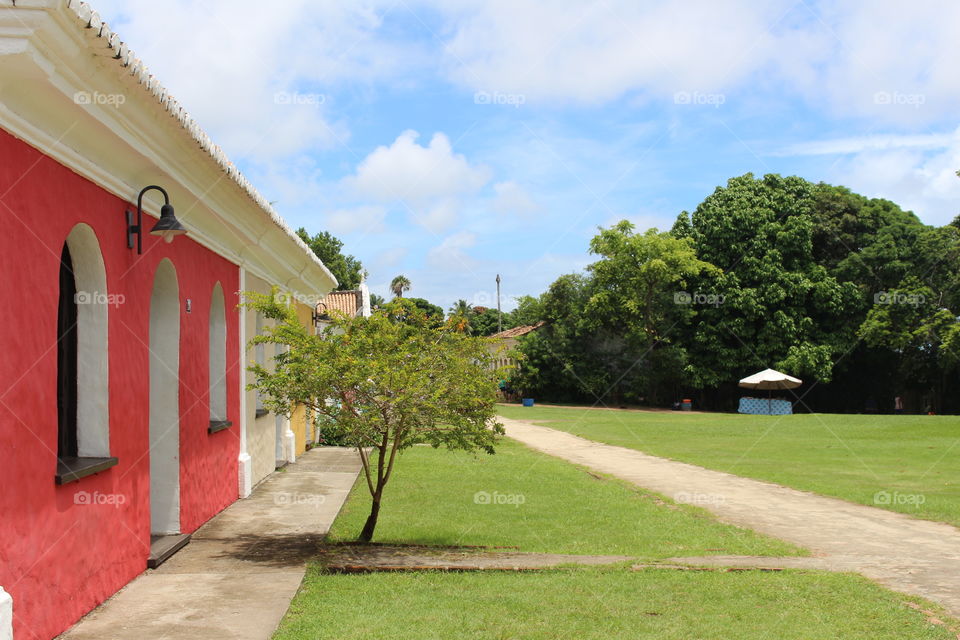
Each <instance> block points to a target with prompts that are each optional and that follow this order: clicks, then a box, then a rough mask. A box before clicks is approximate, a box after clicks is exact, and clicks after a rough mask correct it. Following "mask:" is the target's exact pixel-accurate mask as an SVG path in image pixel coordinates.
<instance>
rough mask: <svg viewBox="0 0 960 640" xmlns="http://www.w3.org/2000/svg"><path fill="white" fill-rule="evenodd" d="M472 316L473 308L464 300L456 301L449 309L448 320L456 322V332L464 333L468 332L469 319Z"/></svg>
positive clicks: (469, 328)
mask: <svg viewBox="0 0 960 640" xmlns="http://www.w3.org/2000/svg"><path fill="white" fill-rule="evenodd" d="M472 316H473V307H471V306H470V305H469V304H467V301H466V300H457V301H456V303H455V304H454V305H453V306H452V307H450V318H451V319H452V320H456V327H457V330H458V331H463V332H465V333H469V332H470V330H471V327H470V318H471V317H472Z"/></svg>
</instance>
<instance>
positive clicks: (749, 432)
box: [499, 405, 960, 526]
mask: <svg viewBox="0 0 960 640" xmlns="http://www.w3.org/2000/svg"><path fill="white" fill-rule="evenodd" d="M499 411H500V413H501V415H503V416H505V417H507V418H516V419H521V420H530V421H536V422H538V423H542V424H545V425H547V426H550V427H554V428H556V429H562V430H564V431H568V432H570V433H573V434H576V435H578V436H582V437H584V438H589V439H590V440H595V441H598V442H605V443H608V444H614V445H619V446H622V447H630V448H632V449H638V450H640V451H644V452H645V453H650V454H653V455H657V456H663V457H666V458H671V459H674V460H682V461H684V462H691V463H693V464H697V465H700V466H703V467H707V468H709V469H717V470H720V471H726V472H729V473H733V474H736V475H739V476H746V477H750V478H758V479H761V480H768V481H771V482H776V483H779V484H783V485H787V486H790V487H795V488H797V489H805V490H808V491H814V492H816V493H820V494H823V495H829V496H836V497H838V498H844V499H846V500H850V501H853V502H859V503H861V504H866V505H870V506H876V507H882V508H885V509H890V510H894V511H899V512H902V513H906V514H909V515H912V516H916V517H920V518H926V519H929V520H940V521H943V522H948V523H951V524H954V525H958V526H960V417H958V416H906V415H904V416H894V415H874V416H867V415H837V414H799V415H793V416H745V415H739V414H726V413H711V414H697V413H683V412H643V411H620V410H591V409H572V408H559V407H549V406H538V407H532V408H531V407H520V406H513V405H510V406H507V405H502V406H501V407H500V408H499Z"/></svg>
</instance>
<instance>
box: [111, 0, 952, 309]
mask: <svg viewBox="0 0 960 640" xmlns="http://www.w3.org/2000/svg"><path fill="white" fill-rule="evenodd" d="M93 4H94V8H95V9H96V10H98V11H99V12H100V13H101V15H102V16H103V18H104V19H105V20H106V21H107V22H108V23H110V24H111V26H112V28H114V29H115V30H116V31H118V32H119V33H120V35H121V37H122V38H123V39H124V40H125V41H126V42H127V43H128V44H129V45H130V46H131V48H132V49H133V50H134V51H136V52H137V54H138V55H139V56H140V57H141V58H142V59H143V60H144V61H145V62H146V63H147V65H148V66H149V67H150V69H151V71H152V72H153V73H154V74H155V75H156V76H157V77H158V78H159V79H160V81H161V82H162V83H163V84H164V85H165V86H166V87H167V88H168V90H170V91H171V93H173V95H174V96H176V97H177V99H178V100H179V101H180V102H181V103H182V104H183V105H184V106H185V107H186V108H187V110H188V111H190V113H191V114H192V115H193V116H194V117H195V118H196V119H197V120H198V121H199V122H200V124H201V125H202V126H203V127H204V129H205V130H206V131H207V132H208V133H209V134H210V135H211V136H212V137H213V138H214V140H216V141H217V142H218V143H219V144H220V145H221V146H222V147H223V148H224V149H225V150H226V152H227V153H228V154H229V155H230V157H231V158H232V159H233V160H234V161H235V162H236V163H237V164H238V165H239V166H240V167H241V169H242V170H243V171H244V173H245V174H246V175H247V176H248V177H249V178H250V179H251V180H252V181H253V182H254V184H255V185H256V186H257V188H258V189H259V190H260V191H261V192H262V193H263V194H264V196H266V197H267V198H268V199H269V200H271V201H274V202H275V207H276V208H277V210H278V211H279V212H280V213H281V215H283V216H284V217H285V218H286V219H287V220H288V221H289V222H290V224H291V225H292V226H294V227H297V226H305V227H306V228H307V229H308V230H310V231H319V230H329V231H331V232H332V233H334V234H335V235H337V236H338V237H340V238H341V239H342V240H343V241H344V242H345V244H346V250H347V251H348V252H349V253H352V254H354V255H356V256H357V257H358V258H360V259H361V260H362V261H363V263H364V265H365V266H366V267H367V269H368V271H369V273H370V277H369V282H370V285H371V288H372V290H373V291H374V292H377V293H380V294H381V295H386V293H387V291H386V285H387V283H388V282H389V281H390V279H392V278H393V276H395V275H397V274H400V273H402V274H404V275H406V276H407V277H408V278H410V280H411V281H412V283H413V288H412V290H411V292H410V295H415V296H422V297H425V298H428V299H429V300H431V301H433V302H435V303H437V304H441V305H443V306H444V307H449V306H450V305H451V304H452V303H453V302H454V301H455V300H456V299H458V298H463V299H466V300H468V301H470V302H471V303H474V304H483V305H492V304H494V299H493V295H494V293H493V292H494V290H495V289H494V287H495V285H494V277H495V275H496V274H497V273H500V274H501V277H502V278H503V292H504V306H505V308H511V307H512V306H513V305H512V302H511V300H510V297H511V296H515V295H522V294H538V293H540V292H541V291H543V290H544V289H545V288H546V287H547V286H548V285H549V283H550V282H552V281H553V280H554V279H555V278H556V277H557V276H559V275H561V274H563V273H569V272H573V271H578V270H582V269H583V268H584V267H585V266H586V265H587V264H589V262H590V256H589V254H588V253H587V244H588V242H589V239H590V238H591V237H592V235H593V234H594V233H595V231H596V229H597V227H598V226H605V225H609V224H612V223H614V222H616V221H617V220H620V219H623V218H626V219H629V220H632V221H633V222H635V223H636V225H637V226H638V227H639V228H647V227H651V226H656V227H658V228H661V229H664V228H669V227H670V225H671V224H672V223H673V220H674V219H675V218H676V216H677V215H678V214H679V213H680V212H681V211H683V210H692V209H693V208H694V207H696V205H697V204H698V203H699V202H700V201H701V200H702V199H703V198H704V197H705V196H706V195H708V194H709V193H710V192H712V191H713V189H715V188H716V187H717V186H718V185H722V184H724V183H725V182H726V180H727V179H728V178H730V177H733V176H737V175H741V174H743V173H745V172H748V171H751V172H753V173H755V174H764V173H769V172H777V173H782V174H793V175H800V176H802V177H804V178H807V179H809V180H814V181H819V180H824V181H827V182H832V183H836V184H844V185H846V186H849V187H850V188H852V189H854V190H855V191H858V192H860V193H863V194H865V195H867V196H876V197H886V198H890V199H892V200H894V201H896V202H898V203H899V204H901V205H902V206H904V207H905V208H908V209H911V210H913V211H914V212H915V213H916V214H917V215H918V216H919V217H920V218H921V219H922V220H924V221H925V222H927V223H930V224H945V223H947V222H949V221H950V220H951V219H952V218H953V217H954V216H955V215H957V214H958V213H960V204H958V203H960V178H957V176H956V174H955V172H956V170H957V169H960V129H958V125H960V123H958V120H957V114H958V113H960V109H958V107H960V75H958V74H957V73H956V69H955V65H956V61H957V60H960V37H958V36H960V26H958V25H960V3H957V2H954V1H952V0H944V1H939V0H936V1H934V0H915V1H913V2H911V3H903V2H900V1H899V0H898V1H887V0H876V1H871V2H866V1H859V0H853V1H848V2H813V1H810V0H801V1H798V2H790V1H787V0H783V1H781V0H769V1H755V0H728V1H721V0H714V1H707V0H703V1H701V0H689V1H686V2H682V3H681V2H649V1H639V0H626V1H624V2H617V1H614V0H604V1H601V2H581V3H573V2H569V3H568V2H541V3H533V2H522V1H519V0H513V1H504V2H500V1H488V2H471V1H467V0H448V1H447V2H421V1H416V0H406V1H405V0H394V1H389V0H388V1H384V2H369V3H366V2H349V3H344V2H325V1H318V0H277V1H275V2H273V3H262V2H248V1H247V0H209V1H206V2H202V3H201V2H192V1H189V0H166V1H164V2H156V1H155V0H151V1H146V0H107V1H103V2H94V3H93Z"/></svg>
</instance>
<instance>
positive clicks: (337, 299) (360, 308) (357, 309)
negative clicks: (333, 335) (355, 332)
mask: <svg viewBox="0 0 960 640" xmlns="http://www.w3.org/2000/svg"><path fill="white" fill-rule="evenodd" d="M333 314H340V315H344V316H346V317H348V318H356V317H357V316H362V317H364V318H369V317H370V314H371V311H370V290H369V289H368V288H367V285H366V283H365V282H361V283H360V288H359V289H351V290H349V291H331V292H330V293H328V294H327V295H326V296H325V297H324V298H322V299H321V300H320V302H318V303H317V324H318V328H319V327H322V326H323V325H325V324H328V323H329V322H330V319H331V318H332V317H333Z"/></svg>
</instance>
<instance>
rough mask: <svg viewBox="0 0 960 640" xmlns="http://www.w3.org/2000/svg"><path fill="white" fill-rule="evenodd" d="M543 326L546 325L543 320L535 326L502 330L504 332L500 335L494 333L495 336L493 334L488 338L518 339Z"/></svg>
mask: <svg viewBox="0 0 960 640" xmlns="http://www.w3.org/2000/svg"><path fill="white" fill-rule="evenodd" d="M545 324H547V323H546V322H544V321H543V320H541V321H540V322H538V323H536V324H527V325H523V326H522V327H514V328H512V329H504V330H503V331H501V332H500V333H495V334H493V335H492V336H490V337H491V338H519V337H520V336H525V335H527V334H528V333H530V332H531V331H536V330H537V329H539V328H540V327H542V326H543V325H545Z"/></svg>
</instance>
